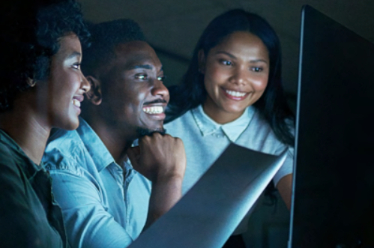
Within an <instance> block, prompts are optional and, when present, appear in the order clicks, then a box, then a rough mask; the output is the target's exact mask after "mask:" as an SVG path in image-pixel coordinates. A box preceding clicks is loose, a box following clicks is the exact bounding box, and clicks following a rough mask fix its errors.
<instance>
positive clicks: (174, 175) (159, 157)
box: [127, 133, 186, 229]
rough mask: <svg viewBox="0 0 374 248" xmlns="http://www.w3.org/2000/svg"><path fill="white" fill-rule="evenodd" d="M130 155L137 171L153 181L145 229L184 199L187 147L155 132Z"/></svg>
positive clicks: (132, 149) (140, 141)
mask: <svg viewBox="0 0 374 248" xmlns="http://www.w3.org/2000/svg"><path fill="white" fill-rule="evenodd" d="M127 155H128V156H129V159H130V160H131V163H132V165H133V167H134V169H135V170H137V171H138V172H140V173H141V174H143V175H144V176H145V177H147V178H148V179H149V180H150V181H151V182H152V192H151V197H150V200H149V209H148V217H147V222H146V224H145V227H144V229H146V228H147V227H148V226H150V225H151V224H152V223H153V222H154V221H155V220H157V219H158V218H159V217H160V216H161V215H163V214H164V213H166V212H167V211H168V210H169V209H170V208H172V207H173V206H174V204H175V203H176V202H177V201H178V200H179V199H180V198H181V196H182V181H183V176H184V171H185V169H186V153H185V151H184V145H183V142H182V140H181V139H179V138H173V137H171V136H170V135H168V134H166V135H161V134H159V133H154V134H153V135H152V136H144V137H143V138H141V139H139V147H132V148H130V149H129V150H128V152H127Z"/></svg>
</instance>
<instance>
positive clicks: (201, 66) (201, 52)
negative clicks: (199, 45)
mask: <svg viewBox="0 0 374 248" xmlns="http://www.w3.org/2000/svg"><path fill="white" fill-rule="evenodd" d="M197 58H198V62H199V72H200V73H202V74H205V54H204V50H203V49H200V50H199V52H198V53H197Z"/></svg>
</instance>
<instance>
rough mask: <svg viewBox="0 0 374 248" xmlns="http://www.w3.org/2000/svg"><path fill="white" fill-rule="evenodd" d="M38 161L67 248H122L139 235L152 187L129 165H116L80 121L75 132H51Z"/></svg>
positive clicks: (92, 131)
mask: <svg viewBox="0 0 374 248" xmlns="http://www.w3.org/2000/svg"><path fill="white" fill-rule="evenodd" d="M43 161H44V164H45V166H46V169H48V170H49V171H50V175H51V177H52V178H53V193H54V196H55V199H56V201H57V202H58V203H59V205H60V207H61V209H62V212H63V218H64V223H65V225H66V231H67V236H68V240H69V242H70V245H71V246H72V247H90V248H91V247H105V248H109V247H126V246H128V245H129V244H130V243H131V242H132V241H133V240H134V239H136V238H137V237H138V235H139V234H140V232H141V231H142V229H143V227H144V224H145V221H146V218H147V212H148V202H149V196H150V192H151V183H150V181H148V180H147V179H146V178H144V177H143V176H142V175H141V174H139V173H138V172H137V171H135V170H134V169H132V167H131V165H130V164H129V163H124V164H123V165H118V164H117V163H116V162H115V161H114V159H113V157H112V156H111V154H110V153H109V151H108V149H107V148H106V147H105V145H104V143H103V142H102V141H101V139H100V138H99V136H98V135H97V134H96V133H95V132H94V130H93V129H92V128H91V127H90V126H89V125H88V124H87V122H85V121H84V120H83V119H82V118H80V126H79V127H78V129H77V130H74V131H65V130H58V131H56V132H55V133H53V135H52V136H51V138H50V140H49V143H48V145H47V148H46V151H45V154H44V157H43ZM124 177H125V178H124Z"/></svg>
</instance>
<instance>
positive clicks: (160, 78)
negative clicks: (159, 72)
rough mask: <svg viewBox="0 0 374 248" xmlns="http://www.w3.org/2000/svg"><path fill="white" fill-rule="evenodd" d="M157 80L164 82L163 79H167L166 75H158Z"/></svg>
mask: <svg viewBox="0 0 374 248" xmlns="http://www.w3.org/2000/svg"><path fill="white" fill-rule="evenodd" d="M157 80H158V81H162V82H163V81H164V80H165V76H162V77H161V76H158V77H157Z"/></svg>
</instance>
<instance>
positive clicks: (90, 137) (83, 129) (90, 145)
mask: <svg viewBox="0 0 374 248" xmlns="http://www.w3.org/2000/svg"><path fill="white" fill-rule="evenodd" d="M79 122H80V125H79V127H78V129H77V132H78V134H79V136H80V138H81V139H82V141H83V144H84V145H85V147H86V149H87V151H88V153H89V154H90V156H91V157H92V159H93V161H94V162H95V164H96V168H97V170H98V171H99V172H100V171H102V170H103V169H104V168H106V167H107V166H108V165H110V164H111V163H115V161H114V158H113V157H112V155H111V154H110V152H109V151H108V149H107V148H106V146H105V145H104V143H103V142H102V141H101V139H100V137H99V136H98V135H97V134H96V133H95V131H94V130H93V129H92V128H91V127H90V126H89V125H88V123H87V122H86V121H85V120H83V119H82V118H81V117H80V118H79Z"/></svg>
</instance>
